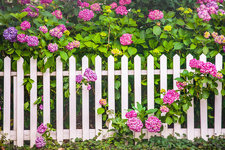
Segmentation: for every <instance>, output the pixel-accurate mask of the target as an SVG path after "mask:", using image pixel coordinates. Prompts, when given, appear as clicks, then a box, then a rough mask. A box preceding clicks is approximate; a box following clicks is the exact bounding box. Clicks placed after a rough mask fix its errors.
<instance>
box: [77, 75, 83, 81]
mask: <svg viewBox="0 0 225 150" xmlns="http://www.w3.org/2000/svg"><path fill="white" fill-rule="evenodd" d="M82 80H83V76H82V75H81V74H80V75H77V76H76V82H77V83H81V81H82Z"/></svg>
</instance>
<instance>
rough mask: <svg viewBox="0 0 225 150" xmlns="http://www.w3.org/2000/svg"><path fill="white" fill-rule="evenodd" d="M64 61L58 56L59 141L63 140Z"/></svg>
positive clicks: (57, 117) (57, 126) (57, 105)
mask: <svg viewBox="0 0 225 150" xmlns="http://www.w3.org/2000/svg"><path fill="white" fill-rule="evenodd" d="M62 71H63V63H62V61H61V58H60V56H58V57H57V58H56V131H57V141H58V142H59V143H60V144H62V142H63V75H62Z"/></svg>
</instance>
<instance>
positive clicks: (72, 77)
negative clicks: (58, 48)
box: [69, 56, 77, 141]
mask: <svg viewBox="0 0 225 150" xmlns="http://www.w3.org/2000/svg"><path fill="white" fill-rule="evenodd" d="M69 90H70V102H69V105H70V108H69V109H70V139H71V140H72V141H73V140H74V139H75V138H76V110H77V109H76V60H75V57H73V56H71V57H70V59H69Z"/></svg>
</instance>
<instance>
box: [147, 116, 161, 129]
mask: <svg viewBox="0 0 225 150" xmlns="http://www.w3.org/2000/svg"><path fill="white" fill-rule="evenodd" d="M161 126H162V123H161V121H160V120H159V119H158V118H157V117H155V116H150V117H149V118H148V120H146V121H145V127H146V128H147V130H148V132H159V131H160V128H161Z"/></svg>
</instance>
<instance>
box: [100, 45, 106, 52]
mask: <svg viewBox="0 0 225 150" xmlns="http://www.w3.org/2000/svg"><path fill="white" fill-rule="evenodd" d="M98 49H99V51H100V52H102V53H107V48H106V47H103V46H100V47H99V48H98Z"/></svg>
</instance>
